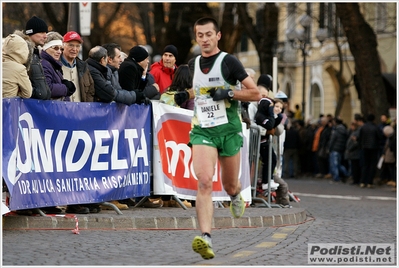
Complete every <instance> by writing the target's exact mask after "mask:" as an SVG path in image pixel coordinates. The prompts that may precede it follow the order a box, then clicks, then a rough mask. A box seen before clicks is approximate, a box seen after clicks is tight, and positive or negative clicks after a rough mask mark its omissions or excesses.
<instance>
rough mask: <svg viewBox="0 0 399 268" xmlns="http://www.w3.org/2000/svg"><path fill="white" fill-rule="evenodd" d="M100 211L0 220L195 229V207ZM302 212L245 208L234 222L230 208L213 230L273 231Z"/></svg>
mask: <svg viewBox="0 0 399 268" xmlns="http://www.w3.org/2000/svg"><path fill="white" fill-rule="evenodd" d="M121 212H122V213H123V214H122V215H120V214H118V213H117V212H116V211H114V210H102V211H101V212H100V213H95V214H76V215H75V214H58V215H54V214H47V215H46V216H41V215H40V214H37V215H34V216H21V215H16V214H15V213H9V214H6V215H4V216H3V217H2V226H3V230H15V229H51V230H63V229H71V230H73V229H75V230H76V228H78V230H88V229H110V230H122V229H197V228H198V223H197V218H196V212H195V207H194V208H187V209H186V210H185V209H183V208H177V207H162V208H136V207H134V208H133V207H132V208H129V209H128V210H121ZM306 217H307V215H306V210H305V209H304V208H266V207H248V208H246V210H245V213H244V215H243V217H241V218H239V219H235V218H233V217H232V215H231V213H230V209H229V208H215V209H214V218H213V228H231V227H272V226H281V225H286V224H299V223H302V222H304V221H305V220H306Z"/></svg>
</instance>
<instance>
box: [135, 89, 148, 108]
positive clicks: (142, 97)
mask: <svg viewBox="0 0 399 268" xmlns="http://www.w3.org/2000/svg"><path fill="white" fill-rule="evenodd" d="M136 103H137V104H141V103H144V104H146V105H148V104H150V103H151V100H150V99H149V98H147V97H146V96H145V94H144V93H143V92H141V91H136Z"/></svg>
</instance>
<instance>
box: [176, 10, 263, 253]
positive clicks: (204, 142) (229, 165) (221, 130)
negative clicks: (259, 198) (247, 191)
mask: <svg viewBox="0 0 399 268" xmlns="http://www.w3.org/2000/svg"><path fill="white" fill-rule="evenodd" d="M194 32H195V37H196V41H197V43H198V44H199V46H200V49H201V55H199V56H197V57H196V58H193V59H191V60H190V61H189V62H188V64H189V67H190V70H191V71H192V72H193V88H192V89H188V90H187V91H184V92H181V93H179V94H176V95H175V101H176V103H177V104H178V105H180V104H181V103H182V102H183V101H185V100H187V99H188V98H194V97H195V107H194V116H193V119H192V126H193V127H192V130H191V132H190V142H189V146H191V147H192V160H193V167H194V172H195V175H196V177H197V179H198V191H197V197H196V203H195V204H196V212H197V219H198V223H199V227H200V230H201V233H202V235H201V236H196V237H195V238H194V240H193V242H192V248H193V250H194V251H195V252H197V253H199V254H200V255H201V257H202V258H204V259H212V258H213V257H214V256H215V253H214V252H213V250H212V241H211V227H212V218H213V203H212V178H213V176H214V174H215V167H216V164H217V161H218V160H219V162H220V168H221V180H222V185H223V188H224V190H225V191H226V192H227V194H229V195H230V197H231V203H230V210H231V213H232V215H233V216H234V217H235V218H240V217H241V216H242V215H243V214H244V211H245V203H244V200H243V198H242V196H241V183H240V181H239V178H238V176H239V169H240V148H241V147H242V146H243V134H242V125H241V118H240V110H239V101H258V100H260V98H261V95H260V93H259V90H258V88H257V87H256V84H255V82H254V81H253V79H252V78H251V77H249V76H248V74H247V72H246V71H245V69H244V67H243V65H242V64H241V62H240V61H239V60H238V59H237V58H236V57H235V56H233V55H231V54H228V53H226V52H223V51H221V50H220V49H219V48H218V41H219V40H220V38H221V32H220V30H219V26H218V24H217V22H216V20H215V19H213V18H201V19H199V20H197V21H196V22H195V24H194ZM240 82H241V83H242V90H238V89H236V90H234V88H239V86H240Z"/></svg>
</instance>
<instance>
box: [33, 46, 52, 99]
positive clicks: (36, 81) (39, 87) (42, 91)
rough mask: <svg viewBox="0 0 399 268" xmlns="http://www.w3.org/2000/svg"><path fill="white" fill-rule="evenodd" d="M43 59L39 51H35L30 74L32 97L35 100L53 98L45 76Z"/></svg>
mask: <svg viewBox="0 0 399 268" xmlns="http://www.w3.org/2000/svg"><path fill="white" fill-rule="evenodd" d="M40 60H41V58H40V55H39V50H38V49H37V48H35V49H34V51H33V55H32V61H31V63H30V69H29V72H28V75H29V79H30V81H31V83H32V97H31V98H33V99H40V100H49V99H50V98H51V91H50V87H49V86H48V84H47V82H46V78H45V76H44V70H43V66H42V64H41V62H40Z"/></svg>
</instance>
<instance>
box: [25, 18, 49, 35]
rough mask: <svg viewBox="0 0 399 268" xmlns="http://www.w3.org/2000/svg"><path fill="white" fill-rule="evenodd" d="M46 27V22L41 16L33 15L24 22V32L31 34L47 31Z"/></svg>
mask: <svg viewBox="0 0 399 268" xmlns="http://www.w3.org/2000/svg"><path fill="white" fill-rule="evenodd" d="M47 32H48V27H47V24H46V23H45V22H44V20H42V19H41V18H38V17H36V16H33V17H32V18H31V19H30V20H28V22H27V23H26V27H25V34H27V35H32V34H35V33H47Z"/></svg>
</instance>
